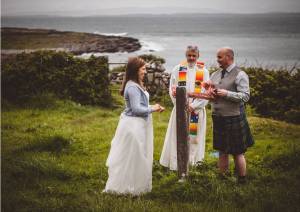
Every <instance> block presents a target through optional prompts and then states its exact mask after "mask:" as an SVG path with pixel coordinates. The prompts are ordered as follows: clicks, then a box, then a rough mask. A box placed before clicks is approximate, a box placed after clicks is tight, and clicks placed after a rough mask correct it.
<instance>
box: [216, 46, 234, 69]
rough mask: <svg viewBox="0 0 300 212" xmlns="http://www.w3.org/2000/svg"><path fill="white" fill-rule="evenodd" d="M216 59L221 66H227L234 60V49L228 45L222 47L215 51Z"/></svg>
mask: <svg viewBox="0 0 300 212" xmlns="http://www.w3.org/2000/svg"><path fill="white" fill-rule="evenodd" d="M217 61H218V63H219V65H220V67H221V68H227V67H228V66H230V65H231V64H232V63H233V62H234V51H233V49H232V48H230V47H222V48H220V49H218V51H217Z"/></svg>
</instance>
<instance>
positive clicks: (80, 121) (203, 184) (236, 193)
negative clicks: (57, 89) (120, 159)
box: [1, 95, 300, 212]
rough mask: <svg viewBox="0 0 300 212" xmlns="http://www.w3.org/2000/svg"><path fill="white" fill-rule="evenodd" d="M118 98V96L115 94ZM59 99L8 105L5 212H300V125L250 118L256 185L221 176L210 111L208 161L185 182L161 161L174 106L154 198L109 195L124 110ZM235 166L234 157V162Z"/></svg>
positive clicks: (158, 140)
mask: <svg viewBox="0 0 300 212" xmlns="http://www.w3.org/2000/svg"><path fill="white" fill-rule="evenodd" d="M115 98H116V95H115ZM116 102H117V107H114V109H105V108H101V107H92V106H81V105H79V104H76V103H73V102H70V101H62V100H55V99H52V100H51V101H50V100H49V99H48V100H47V102H33V103H32V104H30V106H22V107H20V106H19V107H17V106H13V105H9V104H8V103H3V104H2V119H1V121H2V127H1V129H2V134H1V138H2V150H1V151H2V152H1V153H2V195H1V196H2V197H1V199H2V211H7V212H11V211H241V210H243V211H244V210H245V211H300V206H299V201H300V194H299V191H300V180H299V179H300V165H299V164H300V126H299V125H293V124H288V123H285V122H279V121H274V120H271V119H265V118H259V117H256V116H255V115H253V113H251V112H249V111H248V112H249V116H248V120H249V123H250V126H251V129H252V132H253V135H254V138H255V140H256V144H255V146H254V147H252V148H250V149H249V151H248V152H247V153H246V157H247V162H248V182H247V183H246V184H245V185H239V184H237V182H236V178H235V176H234V174H233V164H232V163H231V166H230V168H231V172H232V175H231V176H228V177H227V179H221V178H219V177H218V170H217V158H216V157H215V156H214V154H213V153H214V151H213V149H212V129H211V117H210V110H207V116H208V123H207V124H208V127H207V129H208V131H207V139H206V158H205V161H204V163H202V164H198V165H197V166H196V167H192V168H191V169H190V176H189V178H188V180H187V182H185V183H178V182H177V181H178V179H177V175H176V172H172V171H168V170H167V169H164V168H163V167H161V166H160V165H159V163H158V160H159V157H160V153H161V150H162V146H163V141H164V136H165V132H166V127H167V124H168V118H169V115H170V108H167V110H166V112H164V113H162V114H160V115H159V114H154V135H155V140H154V165H153V166H154V169H153V189H152V192H151V193H148V194H146V195H143V196H140V197H131V196H115V195H111V194H103V193H102V190H103V188H104V186H105V183H106V180H107V168H106V166H105V161H106V158H107V156H108V152H109V149H110V142H111V139H112V137H113V136H114V132H115V129H116V126H117V124H118V119H119V115H120V113H121V111H122V99H120V97H117V100H116ZM231 160H232V159H231Z"/></svg>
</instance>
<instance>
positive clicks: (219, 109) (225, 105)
mask: <svg viewBox="0 0 300 212" xmlns="http://www.w3.org/2000/svg"><path fill="white" fill-rule="evenodd" d="M221 72H222V71H221V70H219V71H217V72H216V73H214V74H213V75H212V76H211V78H210V79H211V81H212V82H213V83H214V84H215V86H216V88H220V89H226V90H229V91H234V92H237V89H236V84H235V79H236V77H237V75H238V73H239V72H240V69H239V68H238V67H234V68H233V69H232V70H231V71H230V72H229V73H227V74H226V76H225V77H224V78H223V79H221ZM211 105H212V113H213V115H220V116H237V115H240V102H233V101H230V100H228V99H226V97H219V98H218V99H217V100H216V101H214V102H212V104H211Z"/></svg>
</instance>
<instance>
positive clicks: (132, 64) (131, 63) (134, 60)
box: [120, 57, 146, 96]
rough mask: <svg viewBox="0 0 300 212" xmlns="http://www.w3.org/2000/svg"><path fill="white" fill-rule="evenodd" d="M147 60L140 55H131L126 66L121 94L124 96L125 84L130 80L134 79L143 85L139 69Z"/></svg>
mask: <svg viewBox="0 0 300 212" xmlns="http://www.w3.org/2000/svg"><path fill="white" fill-rule="evenodd" d="M145 64H146V63H145V61H144V60H143V59H142V58H140V57H130V58H128V63H127V66H126V71H125V76H124V79H123V83H122V88H121V90H120V94H121V95H122V96H124V91H125V86H126V83H127V82H128V81H129V80H132V81H134V82H136V83H138V84H140V85H141V82H139V75H138V72H139V69H140V68H141V67H143V66H144V65H145ZM141 86H142V85H141Z"/></svg>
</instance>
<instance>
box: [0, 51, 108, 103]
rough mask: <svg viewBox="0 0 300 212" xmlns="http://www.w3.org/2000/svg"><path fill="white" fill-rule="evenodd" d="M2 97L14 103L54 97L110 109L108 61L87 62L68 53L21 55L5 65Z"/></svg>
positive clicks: (7, 61)
mask: <svg viewBox="0 0 300 212" xmlns="http://www.w3.org/2000/svg"><path fill="white" fill-rule="evenodd" d="M2 91H3V92H2V97H3V98H4V99H7V100H9V101H12V102H17V103H21V102H26V101H28V100H29V99H31V98H36V97H37V96H40V95H44V94H45V93H53V94H55V95H56V96H58V97H59V98H63V99H70V100H73V101H76V102H79V103H81V104H92V105H103V106H110V105H111V102H112V98H111V94H110V91H109V80H108V61H107V58H106V57H98V58H96V57H91V58H90V59H88V60H83V59H79V58H75V57H73V55H72V54H68V53H65V52H58V53H57V52H53V51H38V52H34V53H30V54H25V53H22V54H18V55H16V57H14V58H9V59H6V60H4V61H3V63H2Z"/></svg>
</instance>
